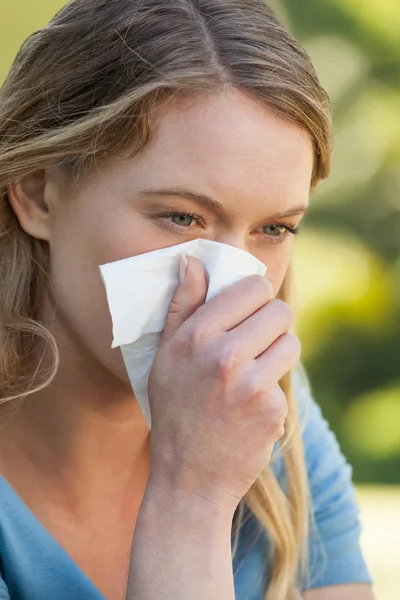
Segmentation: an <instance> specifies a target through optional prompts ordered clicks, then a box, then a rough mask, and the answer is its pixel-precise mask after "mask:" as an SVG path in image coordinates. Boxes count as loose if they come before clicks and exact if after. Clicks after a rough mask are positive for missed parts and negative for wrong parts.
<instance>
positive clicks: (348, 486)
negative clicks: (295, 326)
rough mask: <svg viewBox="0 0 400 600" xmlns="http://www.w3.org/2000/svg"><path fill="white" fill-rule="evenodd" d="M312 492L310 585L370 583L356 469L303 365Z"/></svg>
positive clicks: (298, 392)
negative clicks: (314, 393)
mask: <svg viewBox="0 0 400 600" xmlns="http://www.w3.org/2000/svg"><path fill="white" fill-rule="evenodd" d="M293 391H294V394H295V396H296V398H297V402H298V410H299V418H300V423H301V427H302V439H303V447H304V455H305V462H306V469H307V476H308V483H309V490H310V500H311V507H310V508H311V510H310V542H309V554H310V567H311V577H310V585H309V586H308V587H320V586H329V585H335V584H345V583H358V582H360V583H361V582H368V583H369V582H370V581H371V579H370V575H369V573H368V570H367V568H366V565H365V562H364V559H363V556H362V552H361V548H360V542H359V539H360V533H361V524H360V519H359V508H358V504H357V499H356V492H355V488H354V485H353V483H352V469H351V467H350V465H349V464H348V463H347V461H346V459H345V457H344V456H343V454H342V452H341V450H340V447H339V444H338V442H337V440H336V437H335V435H334V433H333V432H332V431H331V430H330V428H329V425H328V423H327V421H326V420H325V419H324V417H323V415H322V411H321V409H320V407H319V406H318V404H317V403H316V402H315V400H314V398H313V397H312V393H311V389H310V385H309V382H308V379H307V376H306V374H305V371H304V369H303V368H301V367H299V368H298V369H296V371H295V372H294V373H293Z"/></svg>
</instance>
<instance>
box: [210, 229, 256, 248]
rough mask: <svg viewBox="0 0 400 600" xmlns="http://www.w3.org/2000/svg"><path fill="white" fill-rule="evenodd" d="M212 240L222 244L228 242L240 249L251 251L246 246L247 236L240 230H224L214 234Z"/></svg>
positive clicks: (227, 243) (228, 244)
mask: <svg viewBox="0 0 400 600" xmlns="http://www.w3.org/2000/svg"><path fill="white" fill-rule="evenodd" d="M212 240H213V241H214V242H219V243H220V244H226V245H227V246H234V247H235V248H239V250H245V251H246V252H248V251H249V249H248V248H247V246H246V239H245V236H244V235H243V234H241V233H240V232H234V231H224V232H221V233H218V234H216V235H215V236H213V238H212Z"/></svg>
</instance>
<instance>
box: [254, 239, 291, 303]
mask: <svg viewBox="0 0 400 600" xmlns="http://www.w3.org/2000/svg"><path fill="white" fill-rule="evenodd" d="M292 254H293V243H292V242H291V241H287V242H285V243H284V244H282V246H278V247H277V248H274V249H273V251H271V252H270V253H269V256H265V257H263V258H262V259H261V260H262V261H263V262H264V263H265V264H266V265H267V273H266V277H268V279H269V280H270V282H271V283H272V287H273V289H274V296H277V294H278V292H279V290H280V288H281V286H282V284H283V281H284V279H285V276H286V273H287V270H288V268H289V265H290V261H291V258H292Z"/></svg>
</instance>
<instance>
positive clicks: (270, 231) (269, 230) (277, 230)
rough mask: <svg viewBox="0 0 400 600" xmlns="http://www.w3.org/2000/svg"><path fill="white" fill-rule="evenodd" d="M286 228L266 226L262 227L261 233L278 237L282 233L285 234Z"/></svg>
mask: <svg viewBox="0 0 400 600" xmlns="http://www.w3.org/2000/svg"><path fill="white" fill-rule="evenodd" d="M285 231H286V228H285V227H281V226H280V225H266V226H265V227H263V232H264V233H265V235H270V236H272V237H279V236H280V235H282V234H283V233H285Z"/></svg>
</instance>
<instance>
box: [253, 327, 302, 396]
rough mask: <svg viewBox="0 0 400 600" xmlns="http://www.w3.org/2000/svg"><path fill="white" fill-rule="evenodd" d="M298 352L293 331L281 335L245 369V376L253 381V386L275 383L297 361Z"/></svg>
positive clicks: (298, 347)
mask: <svg viewBox="0 0 400 600" xmlns="http://www.w3.org/2000/svg"><path fill="white" fill-rule="evenodd" d="M300 354H301V345H300V341H299V339H298V338H297V336H295V335H294V333H285V334H284V335H282V336H281V337H280V338H278V339H277V340H276V341H275V342H274V343H273V344H272V345H271V346H270V347H269V348H268V349H267V350H265V352H263V353H262V354H260V356H259V357H258V358H256V359H255V360H254V361H252V363H250V365H249V366H248V368H247V369H246V373H247V376H248V377H249V378H250V380H252V381H253V382H254V385H253V387H254V386H256V385H259V386H260V388H261V387H263V386H267V387H269V386H273V385H275V384H276V383H277V382H278V381H279V380H280V379H282V377H283V376H284V375H286V373H288V372H289V371H290V369H292V368H293V367H294V366H295V365H296V364H297V363H298V361H299V359H300Z"/></svg>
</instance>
